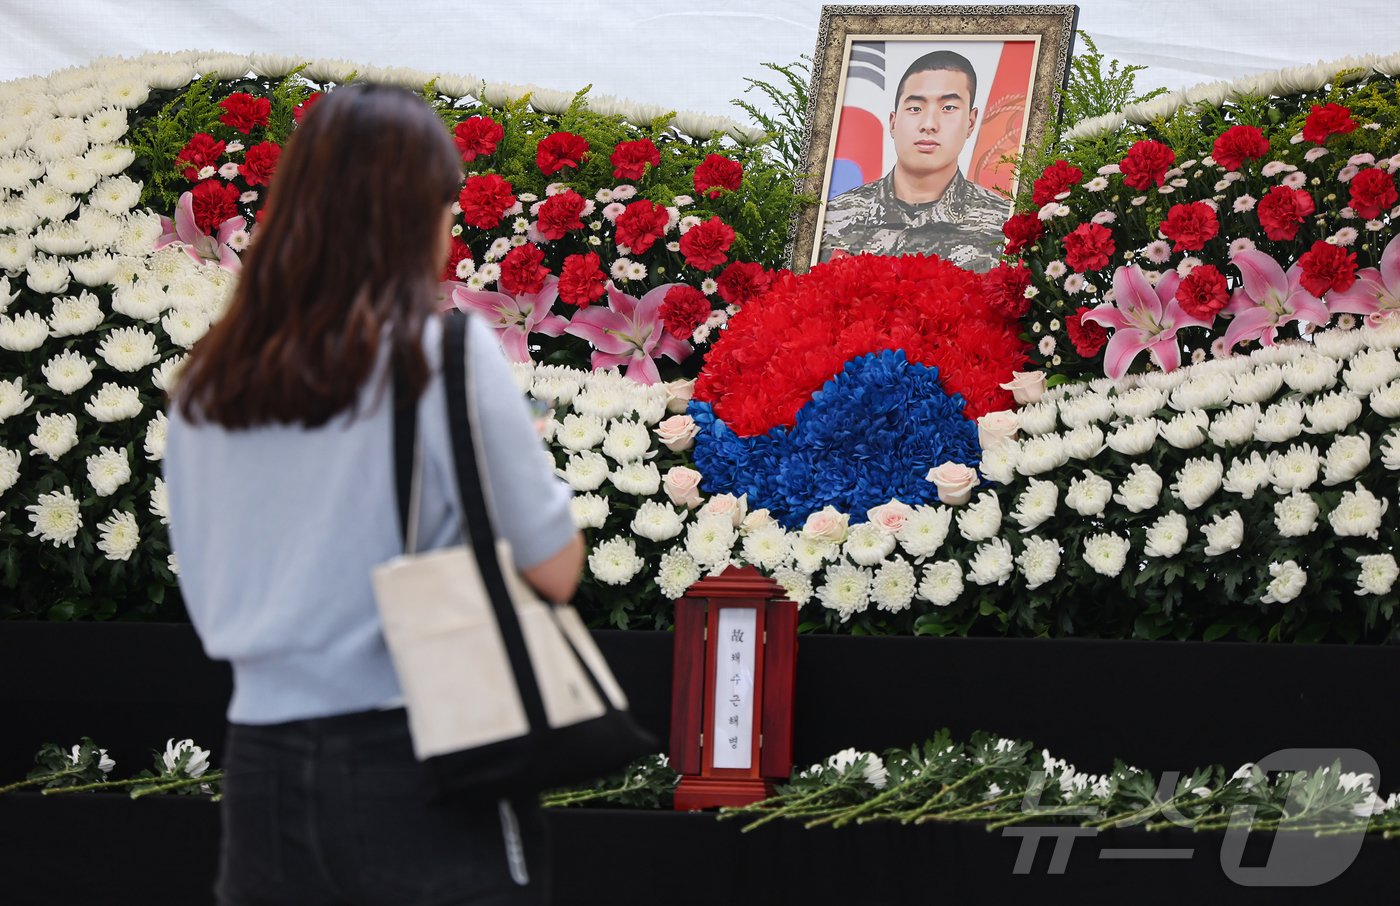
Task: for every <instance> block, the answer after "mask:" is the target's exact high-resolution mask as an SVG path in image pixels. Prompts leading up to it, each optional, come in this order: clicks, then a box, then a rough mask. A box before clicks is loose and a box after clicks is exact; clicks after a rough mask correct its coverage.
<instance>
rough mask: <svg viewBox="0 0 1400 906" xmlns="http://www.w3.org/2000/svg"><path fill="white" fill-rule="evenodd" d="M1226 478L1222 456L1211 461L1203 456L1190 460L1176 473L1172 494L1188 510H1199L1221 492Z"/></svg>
mask: <svg viewBox="0 0 1400 906" xmlns="http://www.w3.org/2000/svg"><path fill="white" fill-rule="evenodd" d="M1224 477H1225V467H1224V465H1223V464H1222V463H1221V462H1220V454H1218V453H1217V454H1216V455H1214V456H1212V457H1211V458H1210V459H1206V458H1205V457H1203V456H1198V457H1196V458H1195V459H1188V460H1186V464H1185V465H1183V466H1182V467H1181V468H1180V469H1179V470H1178V471H1177V473H1176V481H1175V482H1174V483H1173V484H1172V493H1173V494H1174V495H1176V498H1177V499H1178V500H1180V501H1181V502H1182V503H1183V504H1185V505H1186V508H1187V509H1188V510H1194V509H1198V508H1199V507H1200V506H1201V505H1202V504H1204V503H1205V502H1206V501H1207V500H1209V499H1210V498H1211V497H1212V496H1213V495H1214V494H1215V492H1216V491H1218V490H1220V485H1221V483H1222V482H1223V480H1224Z"/></svg>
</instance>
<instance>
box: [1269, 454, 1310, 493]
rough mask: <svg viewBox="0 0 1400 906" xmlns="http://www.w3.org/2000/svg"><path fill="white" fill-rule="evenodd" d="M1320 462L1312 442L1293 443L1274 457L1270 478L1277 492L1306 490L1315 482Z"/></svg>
mask: <svg viewBox="0 0 1400 906" xmlns="http://www.w3.org/2000/svg"><path fill="white" fill-rule="evenodd" d="M1320 465H1321V463H1320V461H1319V459H1318V455H1317V448H1316V447H1314V446H1313V445H1312V444H1295V445H1294V446H1292V447H1289V448H1288V449H1287V450H1286V451H1284V452H1283V453H1280V454H1279V455H1277V456H1275V457H1274V460H1273V472H1272V475H1271V476H1270V480H1271V481H1272V483H1273V486H1274V490H1275V491H1276V492H1277V493H1279V494H1287V493H1288V492H1289V491H1306V490H1307V489H1308V488H1310V487H1312V486H1313V484H1315V483H1316V482H1317V473H1318V469H1319V467H1320Z"/></svg>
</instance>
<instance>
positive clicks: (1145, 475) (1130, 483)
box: [1113, 463, 1162, 513]
mask: <svg viewBox="0 0 1400 906" xmlns="http://www.w3.org/2000/svg"><path fill="white" fill-rule="evenodd" d="M1161 496H1162V476H1160V475H1158V474H1157V473H1156V472H1155V471H1153V469H1152V467H1151V466H1149V465H1146V464H1144V463H1134V464H1133V467H1132V472H1131V473H1130V474H1129V475H1128V477H1127V478H1125V479H1124V480H1123V483H1122V484H1120V485H1119V486H1118V493H1116V494H1114V495H1113V500H1114V502H1115V503H1117V504H1119V505H1120V506H1123V507H1125V508H1126V509H1127V510H1128V512H1130V513H1141V512H1143V511H1144V510H1150V509H1152V508H1153V507H1154V506H1156V505H1157V501H1158V500H1159V499H1160V498H1161Z"/></svg>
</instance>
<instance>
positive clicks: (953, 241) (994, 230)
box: [821, 170, 1011, 272]
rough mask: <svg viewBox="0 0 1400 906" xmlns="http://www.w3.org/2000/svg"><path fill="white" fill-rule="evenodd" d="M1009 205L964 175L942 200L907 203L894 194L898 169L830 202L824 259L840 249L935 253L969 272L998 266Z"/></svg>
mask: <svg viewBox="0 0 1400 906" xmlns="http://www.w3.org/2000/svg"><path fill="white" fill-rule="evenodd" d="M1010 213H1011V202H1010V201H1009V200H1007V199H1005V198H1002V197H1001V196H1000V195H998V194H997V193H995V192H993V191H992V190H991V189H985V188H983V187H982V186H979V185H977V184H975V183H972V182H969V181H968V180H967V179H966V178H965V177H964V176H963V175H962V171H958V172H957V173H955V174H953V181H952V182H950V183H949V184H948V189H947V191H945V192H944V193H943V197H942V198H940V199H939V200H938V201H931V202H927V203H925V204H908V203H906V202H903V201H900V200H899V199H898V198H896V197H895V194H894V171H893V170H891V171H890V172H889V173H887V174H886V175H885V176H884V178H882V179H877V180H875V181H874V182H869V183H866V184H865V185H863V186H857V187H856V188H854V189H851V190H849V191H847V192H842V193H841V194H840V195H837V196H836V197H835V198H833V199H831V201H829V202H827V206H826V220H825V222H824V223H823V226H822V240H821V250H822V252H821V260H822V261H827V260H829V259H830V258H831V253H832V252H833V251H834V250H836V249H842V250H844V251H847V252H849V253H851V254H852V255H858V254H860V253H861V252H871V253H873V254H876V255H913V254H935V255H938V256H939V257H941V258H943V259H944V260H946V261H951V262H952V263H954V264H956V265H959V266H960V267H965V268H967V269H969V270H974V271H978V272H985V271H988V270H990V269H991V268H993V267H995V266H996V264H997V256H998V255H999V254H1000V252H1001V250H1002V248H1003V247H1004V246H1005V245H1006V237H1005V236H1003V235H1002V232H1001V225H1002V224H1003V223H1005V222H1006V218H1007V217H1008V216H1009V215H1010Z"/></svg>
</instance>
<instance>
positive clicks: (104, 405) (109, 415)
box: [83, 383, 141, 422]
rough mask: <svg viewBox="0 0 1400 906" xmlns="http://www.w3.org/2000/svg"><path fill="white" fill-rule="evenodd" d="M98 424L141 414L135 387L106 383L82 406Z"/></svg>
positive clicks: (139, 400) (139, 401) (138, 396)
mask: <svg viewBox="0 0 1400 906" xmlns="http://www.w3.org/2000/svg"><path fill="white" fill-rule="evenodd" d="M83 408H84V409H86V410H87V413H88V415H91V416H92V417H93V418H95V419H97V420H98V421H100V422H119V421H122V420H124V419H128V418H134V417H135V416H137V415H140V414H141V397H140V395H139V394H137V392H136V388H135V387H124V386H122V385H121V384H112V383H107V384H103V385H102V386H101V387H99V388H98V390H97V393H95V394H93V396H92V399H90V400H88V402H87V403H86V404H84V406H83Z"/></svg>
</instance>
